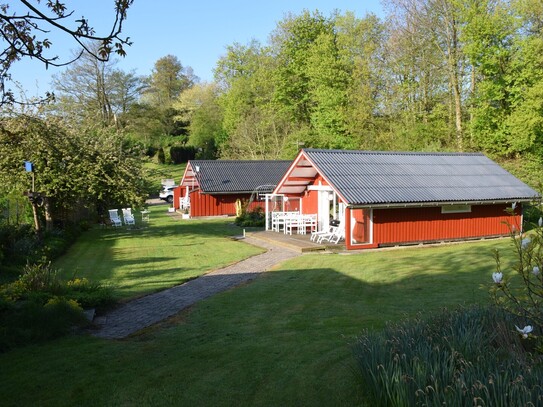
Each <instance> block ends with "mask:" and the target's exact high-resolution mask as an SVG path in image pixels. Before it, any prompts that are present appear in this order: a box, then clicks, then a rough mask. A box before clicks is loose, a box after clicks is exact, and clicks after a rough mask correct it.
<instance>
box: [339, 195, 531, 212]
mask: <svg viewBox="0 0 543 407" xmlns="http://www.w3.org/2000/svg"><path fill="white" fill-rule="evenodd" d="M515 202H516V203H523V202H533V198H530V199H528V198H519V199H496V200H486V201H442V202H404V203H401V202H397V203H375V204H352V205H348V207H349V208H353V209H358V208H360V209H370V208H373V209H388V208H421V207H429V206H447V205H488V204H490V205H496V204H512V203H515Z"/></svg>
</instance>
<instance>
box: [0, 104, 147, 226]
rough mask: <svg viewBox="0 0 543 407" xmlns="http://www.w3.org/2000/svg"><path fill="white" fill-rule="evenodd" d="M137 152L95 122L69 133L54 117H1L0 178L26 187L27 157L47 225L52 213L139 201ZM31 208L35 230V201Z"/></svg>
mask: <svg viewBox="0 0 543 407" xmlns="http://www.w3.org/2000/svg"><path fill="white" fill-rule="evenodd" d="M140 156H141V154H140V152H139V151H131V150H129V149H127V148H125V145H124V141H123V139H122V135H120V134H119V133H117V132H115V131H109V130H107V129H100V128H99V127H98V128H94V129H89V130H88V131H86V132H80V133H72V132H70V131H69V130H67V129H66V128H64V126H63V125H62V123H61V122H60V121H59V120H58V119H55V118H48V119H46V120H45V119H42V118H38V117H35V116H29V115H21V114H19V115H17V116H16V117H5V118H4V119H3V120H2V123H1V126H0V174H1V175H0V182H2V184H3V185H6V186H7V188H6V189H9V190H10V191H9V192H16V191H18V192H19V193H22V192H23V191H25V190H30V189H31V180H30V176H29V174H28V173H26V172H25V171H24V167H23V163H24V161H30V162H32V163H33V164H34V175H35V185H34V186H35V191H36V192H40V193H41V194H42V198H43V208H44V216H45V221H46V227H47V229H51V228H52V226H53V222H54V220H55V216H56V215H59V216H60V215H62V213H65V212H67V211H68V212H73V211H75V210H76V209H77V208H78V207H79V206H87V207H98V208H100V207H106V206H109V205H110V204H113V203H115V204H122V205H125V206H135V207H137V206H141V205H142V203H143V200H144V196H145V193H144V185H143V184H142V178H141V176H140V174H141V171H142V169H141V166H142V164H141V160H140ZM33 208H34V213H35V223H36V230H37V231H38V232H39V231H40V230H41V222H40V215H39V213H41V209H40V208H39V202H34V205H33Z"/></svg>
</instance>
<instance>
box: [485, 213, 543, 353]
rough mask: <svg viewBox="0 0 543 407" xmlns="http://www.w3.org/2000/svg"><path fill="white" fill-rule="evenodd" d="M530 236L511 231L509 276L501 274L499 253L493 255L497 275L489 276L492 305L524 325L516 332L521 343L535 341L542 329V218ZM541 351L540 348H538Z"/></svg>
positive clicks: (517, 328) (494, 273)
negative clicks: (512, 262) (511, 265)
mask: <svg viewBox="0 0 543 407" xmlns="http://www.w3.org/2000/svg"><path fill="white" fill-rule="evenodd" d="M534 226H535V227H534V229H533V230H532V231H530V234H529V236H528V235H527V234H526V233H523V232H521V231H519V230H517V229H516V228H513V227H511V228H510V230H511V241H512V244H513V248H514V252H515V254H516V262H515V264H514V265H513V268H512V270H511V272H510V273H505V272H504V271H503V270H502V261H501V257H500V252H499V251H498V250H496V251H495V252H494V255H495V259H496V271H495V272H493V273H492V285H491V289H490V294H491V297H492V299H493V301H494V302H495V303H496V304H497V305H498V306H500V307H502V308H504V309H505V310H507V311H508V312H511V313H512V314H514V315H516V316H518V317H519V318H521V321H525V324H526V325H525V326H524V327H523V328H521V327H518V326H516V330H517V332H518V333H519V335H520V336H521V337H522V338H523V339H528V338H536V335H535V333H536V332H538V333H541V332H542V328H543V273H542V272H541V270H543V218H540V219H539V221H538V223H537V225H534ZM540 348H541V347H540Z"/></svg>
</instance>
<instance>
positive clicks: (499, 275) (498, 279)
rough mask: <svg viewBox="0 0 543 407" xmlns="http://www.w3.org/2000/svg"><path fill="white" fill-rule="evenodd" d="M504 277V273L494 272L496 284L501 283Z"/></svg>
mask: <svg viewBox="0 0 543 407" xmlns="http://www.w3.org/2000/svg"><path fill="white" fill-rule="evenodd" d="M502 279H503V273H497V272H495V273H492V280H494V282H495V283H496V284H501V283H502Z"/></svg>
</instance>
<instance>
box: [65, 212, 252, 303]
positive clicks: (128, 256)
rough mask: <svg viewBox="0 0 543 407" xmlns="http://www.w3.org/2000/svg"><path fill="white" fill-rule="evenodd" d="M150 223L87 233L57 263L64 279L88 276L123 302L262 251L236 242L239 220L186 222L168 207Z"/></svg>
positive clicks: (151, 216)
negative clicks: (234, 237)
mask: <svg viewBox="0 0 543 407" xmlns="http://www.w3.org/2000/svg"><path fill="white" fill-rule="evenodd" d="M149 209H150V211H151V214H150V222H149V223H148V224H147V223H143V222H141V216H140V214H139V213H138V212H136V221H137V225H136V226H137V227H136V228H132V227H127V226H123V227H122V228H113V227H108V228H99V227H96V228H94V229H92V230H90V231H89V232H87V233H85V234H84V235H83V236H82V237H81V238H79V239H78V241H77V242H76V243H75V244H74V245H73V246H72V248H71V249H70V250H69V252H68V253H67V254H66V255H64V256H63V257H61V258H60V259H58V260H57V261H55V263H54V267H55V268H59V269H61V270H62V276H63V277H65V278H70V277H72V276H76V277H79V278H81V277H86V278H88V279H89V280H92V281H101V282H103V283H105V284H110V285H112V286H113V287H114V288H115V292H116V294H117V296H119V297H121V298H126V297H136V296H141V295H143V294H148V293H149V292H153V291H158V290H160V289H164V288H168V287H171V286H174V285H176V284H181V283H183V282H185V281H187V280H189V279H192V278H194V277H197V276H199V275H202V274H204V273H205V272H207V271H210V270H213V269H216V268H220V267H224V266H227V265H230V264H232V263H235V262H237V261H239V260H241V259H244V258H247V257H250V256H253V255H255V254H258V253H262V250H261V249H259V248H257V247H254V246H250V245H246V244H243V243H240V242H237V241H234V240H232V239H231V237H232V236H236V235H238V236H239V235H240V234H241V233H242V232H241V229H240V228H238V227H236V226H234V225H233V220H232V219H231V218H230V219H225V218H221V219H216V220H205V221H203V220H194V219H191V220H181V219H179V218H178V217H176V218H174V217H172V216H171V215H169V214H168V212H167V211H168V206H167V205H156V206H151V207H149Z"/></svg>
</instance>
